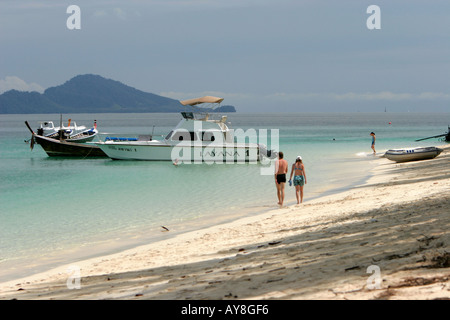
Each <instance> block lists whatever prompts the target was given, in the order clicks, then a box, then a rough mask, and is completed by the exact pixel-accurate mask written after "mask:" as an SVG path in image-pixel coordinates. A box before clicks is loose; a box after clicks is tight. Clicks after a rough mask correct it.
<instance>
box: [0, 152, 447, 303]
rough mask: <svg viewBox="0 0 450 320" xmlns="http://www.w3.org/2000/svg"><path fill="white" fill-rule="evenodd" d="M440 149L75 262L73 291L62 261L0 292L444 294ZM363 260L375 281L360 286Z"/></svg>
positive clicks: (6, 295) (63, 295) (102, 295)
mask: <svg viewBox="0 0 450 320" xmlns="http://www.w3.org/2000/svg"><path fill="white" fill-rule="evenodd" d="M444 149H445V151H444V152H443V153H442V154H441V155H440V156H439V157H437V158H435V159H433V160H425V161H417V162H409V163H404V164H397V163H394V162H390V161H389V160H387V159H379V160H377V161H379V162H380V164H379V165H378V166H377V167H376V169H374V174H373V176H372V177H371V178H370V179H369V180H368V181H367V183H366V184H365V185H361V186H356V187H353V188H351V189H350V190H347V191H343V192H340V193H337V194H331V195H326V196H322V197H319V198H315V199H312V200H308V201H306V202H304V204H302V205H300V206H298V207H297V206H296V205H290V206H288V207H285V208H282V209H275V210H270V211H268V212H265V213H261V214H257V215H252V216H249V217H245V218H241V219H238V220H236V221H232V222H227V223H224V224H220V225H217V226H212V227H207V228H205V229H201V230H197V231H191V232H188V233H185V234H180V235H176V236H175V237H173V238H170V239H167V240H162V241H159V242H156V243H151V244H148V245H143V246H139V247H136V248H133V249H129V250H126V251H122V252H119V253H115V254H112V255H108V256H102V257H96V258H93V259H89V260H85V261H80V262H77V263H74V264H72V265H76V266H78V267H79V268H80V269H79V270H80V276H81V282H80V286H81V289H79V290H77V289H74V290H69V289H68V288H67V279H68V277H69V274H68V273H67V268H68V265H66V266H61V267H59V268H56V269H53V270H51V271H48V272H44V273H41V274H37V275H34V276H31V277H26V278H23V279H17V280H12V281H8V282H5V283H0V299H12V298H15V299H236V298H237V299H379V298H390V299H396V298H397V299H428V298H430V299H434V298H449V297H450V291H449V290H450V287H449V276H450V272H449V266H448V259H449V258H448V254H449V247H450V242H449V239H448V238H449V237H448V236H446V234H445V233H446V230H447V227H448V223H449V217H448V214H447V216H445V214H444V213H443V212H442V211H445V208H448V204H449V202H450V198H449V195H448V190H449V187H450V173H449V169H447V167H449V166H448V163H449V161H450V146H448V145H446V146H444ZM445 191H447V194H446V193H445ZM388 240H389V241H388ZM369 266H377V267H379V270H380V273H381V278H382V282H381V284H380V288H379V289H373V290H372V289H369V288H368V283H367V279H368V277H370V274H368V273H367V272H366V270H367V268H368V267H369ZM433 266H434V267H433ZM439 266H440V267H439ZM231 293H232V294H231ZM230 294H231V295H230Z"/></svg>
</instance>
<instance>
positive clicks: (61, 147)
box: [25, 121, 107, 158]
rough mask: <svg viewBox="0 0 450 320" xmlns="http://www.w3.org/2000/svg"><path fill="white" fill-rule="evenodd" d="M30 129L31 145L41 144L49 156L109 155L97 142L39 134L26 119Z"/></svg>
mask: <svg viewBox="0 0 450 320" xmlns="http://www.w3.org/2000/svg"><path fill="white" fill-rule="evenodd" d="M25 124H26V125H27V127H28V129H29V130H30V131H31V134H32V137H31V143H30V147H31V149H33V147H34V144H35V143H37V144H39V145H40V146H41V147H42V149H44V151H45V152H46V153H47V155H48V156H49V157H81V158H86V157H107V156H106V154H105V153H104V152H103V151H102V150H101V149H100V148H99V147H97V146H96V145H95V144H91V143H76V142H70V141H67V140H64V139H53V138H48V137H44V136H41V135H38V134H36V133H34V132H33V130H32V129H31V127H30V125H29V124H28V122H27V121H25Z"/></svg>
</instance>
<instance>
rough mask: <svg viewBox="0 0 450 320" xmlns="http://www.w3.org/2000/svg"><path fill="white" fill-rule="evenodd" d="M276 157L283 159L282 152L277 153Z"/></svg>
mask: <svg viewBox="0 0 450 320" xmlns="http://www.w3.org/2000/svg"><path fill="white" fill-rule="evenodd" d="M278 156H279V157H280V159H283V156H284V155H283V152H281V151H280V152H278Z"/></svg>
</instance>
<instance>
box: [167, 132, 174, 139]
mask: <svg viewBox="0 0 450 320" xmlns="http://www.w3.org/2000/svg"><path fill="white" fill-rule="evenodd" d="M172 133H173V130H172V131H170V132H169V134H168V135H167V136H166V140H169V139H170V137H171V136H172Z"/></svg>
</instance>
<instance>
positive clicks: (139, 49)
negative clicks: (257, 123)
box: [0, 0, 450, 112]
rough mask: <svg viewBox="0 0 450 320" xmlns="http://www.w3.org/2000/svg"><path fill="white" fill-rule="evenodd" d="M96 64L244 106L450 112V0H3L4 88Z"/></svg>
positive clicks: (42, 84)
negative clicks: (73, 8)
mask: <svg viewBox="0 0 450 320" xmlns="http://www.w3.org/2000/svg"><path fill="white" fill-rule="evenodd" d="M70 5H77V6H79V8H80V12H81V15H80V26H81V29H79V30H77V29H74V30H70V29H68V27H67V23H66V22H67V20H68V19H69V18H70V17H71V13H67V12H66V11H67V8H68V7H69V6H70ZM370 5H377V6H378V7H379V8H380V19H379V20H378V21H379V22H380V26H381V29H373V30H370V29H368V27H367V24H366V22H367V20H368V18H369V17H371V16H372V14H373V12H371V13H367V8H368V7H369V6H370ZM369 20H370V21H372V22H375V20H371V19H369ZM86 73H92V74H98V75H101V76H103V77H106V78H110V79H113V80H118V81H121V82H123V83H125V84H127V85H130V86H133V87H135V88H137V89H140V90H143V91H147V92H152V93H156V94H160V95H164V96H167V97H171V98H175V99H180V100H182V99H188V98H193V97H197V96H203V95H216V96H220V97H223V98H225V101H224V104H232V105H234V106H236V108H237V109H238V111H240V112H253V111H269V112H293V111H294V112H295V111H301V112H306V111H376V112H382V111H384V109H385V108H387V109H388V111H424V112H430V111H444V112H449V111H450V1H448V0H445V1H444V0H442V1H439V0H433V1H429V0H428V1H425V0H422V1H419V0H417V1H416V0H405V1H393V0H390V1H380V0H371V1H364V0H339V1H336V0H329V1H321V0H307V1H303V0H292V1H289V0H271V1H269V0H208V1H206V0H205V1H202V0H186V1H183V0H173V1H172V0H159V1H152V0H146V1H144V0H141V1H138V0H111V1H93V0H89V1H88V0H83V1H77V0H72V1H61V0H47V1H39V0H0V93H2V92H4V91H6V90H9V89H13V88H15V89H19V90H36V91H41V92H42V91H43V90H44V89H46V88H48V87H51V86H55V85H59V84H62V83H64V82H65V81H67V80H69V79H70V78H72V77H74V76H76V75H78V74H86Z"/></svg>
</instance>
